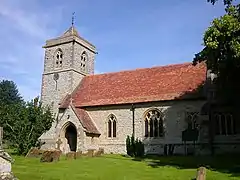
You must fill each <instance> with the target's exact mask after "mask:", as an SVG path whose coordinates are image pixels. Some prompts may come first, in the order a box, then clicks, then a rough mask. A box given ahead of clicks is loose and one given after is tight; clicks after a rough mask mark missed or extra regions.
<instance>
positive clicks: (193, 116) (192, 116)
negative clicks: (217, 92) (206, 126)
mask: <svg viewBox="0 0 240 180" xmlns="http://www.w3.org/2000/svg"><path fill="white" fill-rule="evenodd" d="M198 115H199V113H198V112H186V121H187V123H188V129H196V128H197V119H198Z"/></svg>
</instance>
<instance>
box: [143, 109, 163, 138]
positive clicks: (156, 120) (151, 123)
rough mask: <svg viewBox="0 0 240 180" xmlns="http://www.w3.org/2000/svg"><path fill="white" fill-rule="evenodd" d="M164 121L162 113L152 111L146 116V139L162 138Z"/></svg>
mask: <svg viewBox="0 0 240 180" xmlns="http://www.w3.org/2000/svg"><path fill="white" fill-rule="evenodd" d="M162 136H163V119H162V116H161V113H160V111H158V110H150V111H148V112H147V113H146V115H145V137H162Z"/></svg>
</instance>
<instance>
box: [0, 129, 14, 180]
mask: <svg viewBox="0 0 240 180" xmlns="http://www.w3.org/2000/svg"><path fill="white" fill-rule="evenodd" d="M2 139H3V128H2V127H0V180H17V178H16V177H14V175H13V173H12V163H13V159H12V158H11V156H10V155H9V154H8V153H7V152H5V151H4V150H3V149H2Z"/></svg>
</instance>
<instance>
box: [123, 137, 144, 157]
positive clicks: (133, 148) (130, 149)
mask: <svg viewBox="0 0 240 180" xmlns="http://www.w3.org/2000/svg"><path fill="white" fill-rule="evenodd" d="M126 149H127V154H128V155H129V156H131V157H143V156H144V144H143V143H142V141H141V140H139V139H136V140H135V139H134V137H133V136H132V137H131V138H130V136H127V138H126Z"/></svg>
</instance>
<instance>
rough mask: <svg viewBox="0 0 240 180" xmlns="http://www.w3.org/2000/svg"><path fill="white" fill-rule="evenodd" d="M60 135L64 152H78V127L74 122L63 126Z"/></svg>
mask: <svg viewBox="0 0 240 180" xmlns="http://www.w3.org/2000/svg"><path fill="white" fill-rule="evenodd" d="M60 137H61V139H62V140H63V144H62V145H63V151H64V152H66V153H67V152H69V151H75V152H76V150H77V129H76V126H75V125H74V124H73V123H71V122H67V123H66V124H65V125H64V126H63V127H62V131H61V134H60ZM64 139H65V140H64ZM64 142H65V143H64Z"/></svg>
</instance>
